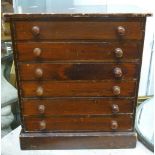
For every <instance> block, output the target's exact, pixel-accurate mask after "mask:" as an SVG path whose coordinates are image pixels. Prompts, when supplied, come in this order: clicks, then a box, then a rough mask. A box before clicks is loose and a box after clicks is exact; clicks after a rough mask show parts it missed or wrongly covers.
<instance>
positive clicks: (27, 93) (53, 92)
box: [20, 81, 136, 97]
mask: <svg viewBox="0 0 155 155" xmlns="http://www.w3.org/2000/svg"><path fill="white" fill-rule="evenodd" d="M114 86H119V87H120V89H121V92H120V95H119V96H124V97H125V96H126V97H134V96H135V88H136V81H122V82H119V81H118V82H117V81H97V82H95V81H68V82H63V81H62V82H54V81H46V82H45V81H43V82H41V81H38V82H37V81H31V82H29V81H24V82H23V81H21V82H20V89H21V95H22V96H23V97H36V96H37V92H36V91H37V90H38V88H42V90H43V93H42V95H41V96H40V95H39V96H40V97H50V96H51V97H54V96H55V97H56V96H109V97H112V96H115V95H114V94H113V87H114Z"/></svg>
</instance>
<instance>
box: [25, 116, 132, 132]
mask: <svg viewBox="0 0 155 155" xmlns="http://www.w3.org/2000/svg"><path fill="white" fill-rule="evenodd" d="M112 120H115V121H117V122H118V128H117V129H116V130H115V131H132V115H117V116H113V117H109V116H107V117H103V116H93V117H91V116H89V115H88V116H87V115H86V116H77V117H58V116H55V117H54V116H53V117H24V125H25V131H33V132H35V131H40V122H41V121H45V123H46V128H45V130H43V131H44V132H49V131H66V132H71V131H74V132H76V131H113V130H112V129H111V121H112Z"/></svg>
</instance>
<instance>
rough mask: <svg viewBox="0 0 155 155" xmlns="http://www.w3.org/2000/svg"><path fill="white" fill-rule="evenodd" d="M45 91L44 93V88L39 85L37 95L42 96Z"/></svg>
mask: <svg viewBox="0 0 155 155" xmlns="http://www.w3.org/2000/svg"><path fill="white" fill-rule="evenodd" d="M43 93H44V90H43V88H42V87H41V86H39V87H38V88H37V90H36V95H37V96H42V95H43Z"/></svg>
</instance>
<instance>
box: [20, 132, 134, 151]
mask: <svg viewBox="0 0 155 155" xmlns="http://www.w3.org/2000/svg"><path fill="white" fill-rule="evenodd" d="M136 141H137V134H136V133H135V132H80V133H75V132H73V133H44V134H43V133H24V132H23V131H22V132H21V134H20V144H21V145H20V146H21V149H23V150H28V149H31V150H42V149H44V150H53V149H120V148H133V147H136Z"/></svg>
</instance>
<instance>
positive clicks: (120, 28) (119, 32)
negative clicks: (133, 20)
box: [117, 26, 126, 36]
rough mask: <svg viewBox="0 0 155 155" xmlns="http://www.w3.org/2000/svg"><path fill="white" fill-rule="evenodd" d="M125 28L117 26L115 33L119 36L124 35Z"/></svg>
mask: <svg viewBox="0 0 155 155" xmlns="http://www.w3.org/2000/svg"><path fill="white" fill-rule="evenodd" d="M125 31H126V30H125V28H124V27H123V26H118V27H117V33H118V35H119V36H124V35H125Z"/></svg>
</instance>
